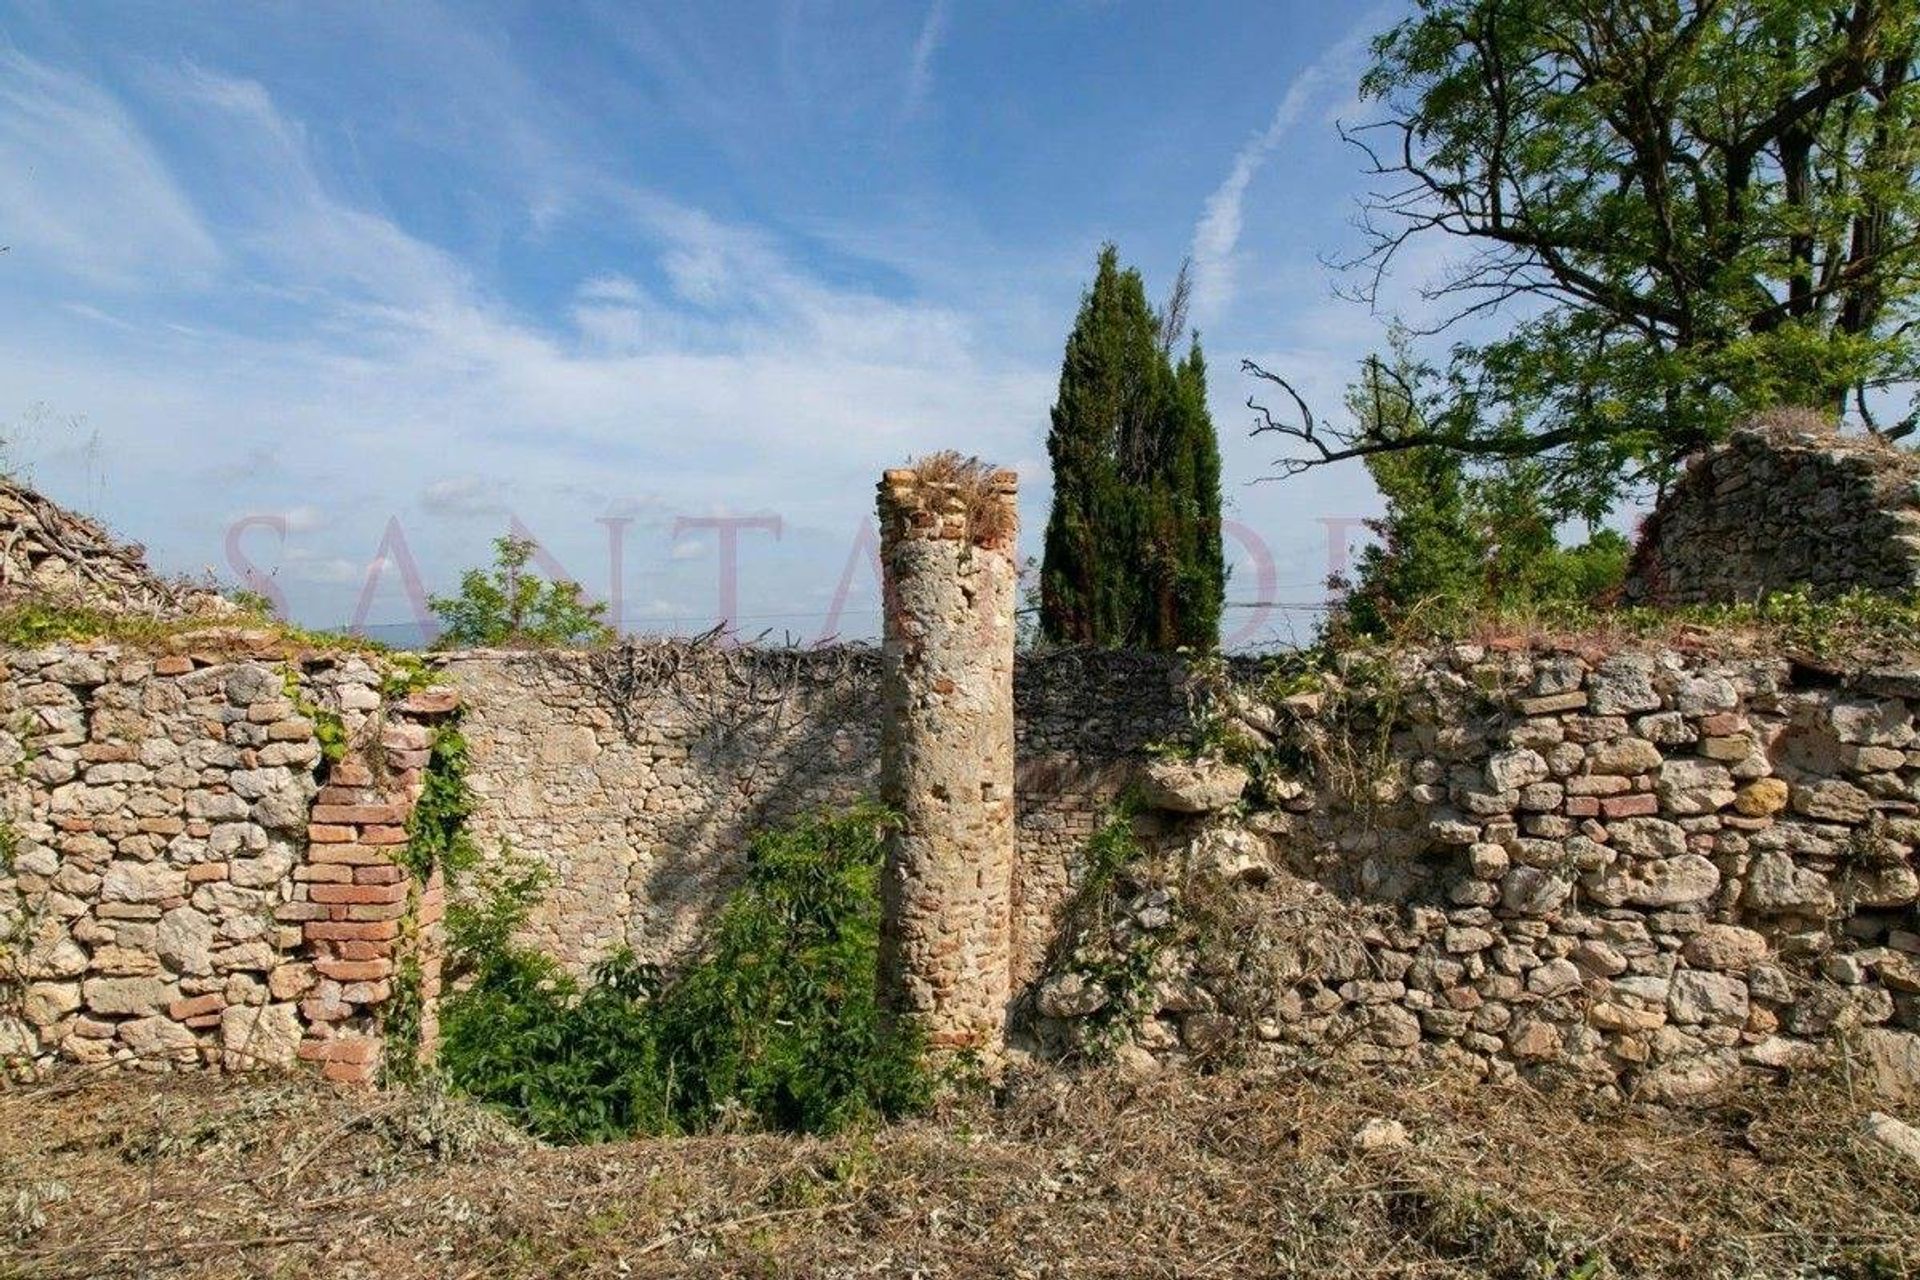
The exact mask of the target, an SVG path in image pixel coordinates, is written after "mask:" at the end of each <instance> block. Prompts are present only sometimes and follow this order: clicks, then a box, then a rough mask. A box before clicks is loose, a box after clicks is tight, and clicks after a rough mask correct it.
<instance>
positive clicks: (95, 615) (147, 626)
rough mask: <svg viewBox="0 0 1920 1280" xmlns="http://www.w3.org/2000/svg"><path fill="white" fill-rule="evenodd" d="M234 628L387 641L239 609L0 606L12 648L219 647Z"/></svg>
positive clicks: (371, 649)
mask: <svg viewBox="0 0 1920 1280" xmlns="http://www.w3.org/2000/svg"><path fill="white" fill-rule="evenodd" d="M234 627H240V628H244V629H246V630H249V631H268V632H271V633H272V634H273V635H274V636H275V637H276V638H277V639H279V640H280V641H282V642H283V643H284V644H286V645H288V646H291V647H297V648H302V649H313V650H321V651H339V652H348V653H384V652H386V646H384V645H382V644H380V643H379V642H378V641H376V640H368V639H366V638H364V637H361V636H356V635H352V634H350V633H347V632H341V631H309V630H306V629H305V628H302V627H297V626H294V625H292V624H291V623H287V622H282V621H280V620H278V619H276V618H273V617H271V616H269V615H266V614H255V613H252V612H248V611H244V610H243V611H242V612H240V613H238V614H236V615H233V616H231V617H211V616H209V617H186V618H155V617H150V616H147V615H145V614H139V613H119V612H114V611H112V610H106V609H94V608H89V607H86V606H83V605H70V604H63V603H61V602H59V601H57V600H49V599H20V600H15V601H12V602H10V603H8V604H5V605H0V647H6V648H12V649H34V648H40V647H42V646H45V645H50V644H60V643H63V642H75V643H78V642H83V641H94V640H99V641H111V642H114V643H118V644H125V645H129V646H132V647H135V648H141V647H158V646H161V645H164V644H165V643H167V642H168V641H170V640H176V639H178V638H180V637H184V636H193V637H205V643H206V645H207V647H209V648H218V647H220V645H221V644H222V643H223V640H222V639H221V633H222V631H223V629H230V628H234Z"/></svg>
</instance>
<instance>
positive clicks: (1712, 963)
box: [1682, 924, 1767, 972]
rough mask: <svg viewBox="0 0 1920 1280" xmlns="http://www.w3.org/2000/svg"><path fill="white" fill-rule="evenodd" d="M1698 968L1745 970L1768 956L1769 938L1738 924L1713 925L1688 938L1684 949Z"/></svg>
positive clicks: (1725, 970) (1688, 960)
mask: <svg viewBox="0 0 1920 1280" xmlns="http://www.w3.org/2000/svg"><path fill="white" fill-rule="evenodd" d="M1682 954H1683V955H1684V956H1685V957H1686V961H1687V963H1688V964H1690V965H1692V966H1693V967H1694V968H1696V969H1716V970H1720V971H1723V972H1741V971H1744V970H1746V969H1750V968H1752V967H1753V966H1754V965H1756V964H1758V963H1759V962H1760V961H1762V960H1764V959H1766V958H1767V940H1766V939H1765V938H1764V937H1762V936H1761V935H1760V934H1758V933H1755V932H1754V931H1753V930H1751V929H1743V928H1741V927H1740V926H1739V925H1735V924H1709V925H1704V926H1702V927H1701V929H1700V931H1699V932H1698V933H1696V934H1694V935H1693V936H1692V937H1691V938H1688V939H1687V945H1686V946H1685V948H1683V949H1682Z"/></svg>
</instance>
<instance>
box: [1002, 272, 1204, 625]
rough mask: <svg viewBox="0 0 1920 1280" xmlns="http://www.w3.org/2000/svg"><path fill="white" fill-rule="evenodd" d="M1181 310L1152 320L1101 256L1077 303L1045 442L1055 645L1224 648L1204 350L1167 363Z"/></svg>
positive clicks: (1179, 297) (1048, 590)
mask: <svg viewBox="0 0 1920 1280" xmlns="http://www.w3.org/2000/svg"><path fill="white" fill-rule="evenodd" d="M1181 278H1182V280H1184V279H1185V272H1184V271H1183V272H1182V277H1181ZM1184 297H1185V289H1184V287H1183V286H1182V285H1180V284H1176V286H1175V291H1174V296H1173V300H1172V301H1171V302H1170V303H1169V304H1168V306H1167V308H1166V310H1165V311H1164V312H1163V313H1161V314H1157V315H1156V313H1155V312H1154V310H1153V308H1152V307H1151V306H1149V305H1148V303H1147V297H1146V287H1145V285H1144V283H1143V282H1142V280H1141V278H1140V273H1139V272H1138V271H1136V270H1133V269H1131V268H1128V269H1124V270H1123V269H1122V268H1121V266H1120V262H1119V254H1118V252H1117V251H1116V250H1115V249H1114V247H1113V246H1112V245H1108V246H1106V247H1105V248H1103V249H1102V250H1101V253H1100V260H1099V266H1098V269H1097V270H1096V272H1095V275H1094V281H1093V285H1092V287H1091V288H1090V289H1089V290H1088V291H1087V293H1086V295H1085V296H1084V297H1083V298H1082V299H1081V303H1080V313H1079V316H1078V317H1077V318H1076V320H1075V323H1074V327H1073V331H1072V333H1071V334H1069V335H1068V338H1067V345H1066V353H1065V356H1064V358H1063V360H1062V362H1061V368H1060V388H1059V394H1058V397H1057V398H1056V401H1055V403H1054V406H1053V412H1052V428H1051V430H1050V431H1049V433H1048V436H1047V453H1048V457H1049V458H1050V460H1051V461H1052V464H1053V489H1054V492H1053V509H1052V511H1051V513H1050V514H1049V516H1048V520H1047V532H1046V546H1045V551H1044V555H1043V559H1042V562H1041V571H1040V593H1041V618H1040V621H1041V633H1042V635H1043V636H1044V637H1045V638H1046V639H1047V640H1048V641H1051V642H1053V643H1056V644H1097V645H1139V646H1143V647H1150V648H1161V649H1172V648H1178V647H1182V646H1185V647H1189V648H1196V649H1211V648H1212V647H1213V646H1214V645H1215V644H1217V643H1218V632H1219V622H1220V609H1221V604H1222V600H1223V597H1224V594H1225V585H1226V572H1225V562H1224V557H1223V555H1222V551H1221V545H1220V450H1219V442H1218V440H1217V438H1216V437H1215V435H1214V430H1213V420H1212V417H1211V415H1210V414H1209V413H1208V411H1207V404H1206V362H1205V360H1204V358H1203V357H1202V355H1201V353H1200V346H1199V342H1198V340H1197V339H1195V340H1194V342H1193V343H1192V346H1191V347H1190V349H1189V351H1188V354H1187V355H1186V356H1185V357H1184V358H1183V359H1182V360H1181V361H1179V363H1178V364H1176V363H1175V362H1174V361H1173V360H1172V359H1171V357H1170V348H1171V344H1172V343H1173V342H1174V341H1177V339H1178V335H1179V331H1180V330H1181V329H1182V328H1184V311H1185V303H1184Z"/></svg>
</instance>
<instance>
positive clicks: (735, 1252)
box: [0, 1064, 1920, 1280]
mask: <svg viewBox="0 0 1920 1280" xmlns="http://www.w3.org/2000/svg"><path fill="white" fill-rule="evenodd" d="M57 1088H58V1093H57V1095H56V1097H55V1098H50V1097H48V1096H47V1094H46V1093H45V1092H44V1091H43V1090H41V1089H22V1090H14V1091H0V1206H16V1208H15V1210H14V1214H15V1218H14V1220H13V1221H7V1220H6V1219H5V1218H4V1217H0V1231H6V1230H9V1229H13V1230H17V1231H18V1233H19V1238H18V1239H12V1240H8V1241H7V1244H6V1247H5V1249H4V1250H0V1252H4V1254H5V1258H6V1261H5V1263H4V1264H3V1266H4V1269H5V1270H6V1271H7V1272H8V1273H9V1274H10V1275H15V1276H19V1277H21V1280H28V1278H32V1280H54V1278H55V1277H74V1276H82V1275H84V1276H88V1277H90V1278H99V1280H136V1278H137V1277H142V1276H168V1277H172V1276H194V1277H207V1278H208V1280H214V1278H216V1277H217V1278H218V1280H231V1278H233V1277H238V1276H242V1275H248V1276H251V1275H278V1276H305V1275H324V1274H365V1275H379V1276H382V1277H386V1278H388V1280H428V1278H429V1277H434V1278H437V1280H446V1278H448V1277H466V1276H476V1277H477V1276H484V1277H487V1280H546V1278H547V1277H552V1276H569V1277H581V1278H583V1280H585V1278H588V1277H591V1278H593V1280H621V1278H627V1277H664V1276H689V1275H700V1276H705V1275H713V1276H767V1277H771V1276H842V1275H861V1274H866V1273H884V1272H885V1271H887V1270H889V1269H891V1270H893V1271H896V1272H899V1273H901V1274H909V1273H913V1274H918V1275H921V1276H925V1277H928V1278H929V1280H933V1278H940V1280H947V1278H955V1280H958V1278H962V1277H975V1276H1000V1275H1005V1276H1019V1275H1044V1276H1046V1277H1048V1278H1049V1280H1096V1278H1098V1280H1113V1278H1114V1277H1121V1276H1138V1275H1167V1276H1175V1275H1177V1276H1180V1277H1183V1278H1188V1280H1245V1278H1247V1277H1253V1276H1295V1277H1327V1278H1332V1277H1341V1278H1346V1277H1359V1276H1365V1277H1379V1278H1381V1280H1488V1278H1489V1277H1495V1278H1498V1280H1548V1278H1553V1280H1569V1278H1570V1277H1573V1276H1579V1275H1586V1276H1591V1277H1594V1278H1595V1280H1602V1278H1604V1280H1624V1278H1626V1277H1635V1278H1636V1280H1638V1278H1658V1280H1725V1278H1726V1277H1779V1278H1785V1277H1809V1278H1810V1277H1834V1278H1835V1280H1885V1278H1888V1277H1895V1276H1910V1275H1912V1274H1914V1273H1915V1271H1916V1269H1920V1173H1916V1171H1915V1170H1914V1169H1913V1168H1912V1166H1911V1163H1910V1162H1908V1163H1904V1164H1903V1163H1902V1162H1901V1161H1900V1160H1899V1159H1898V1158H1897V1157H1895V1156H1893V1155H1891V1154H1888V1153H1885V1152H1882V1151H1881V1150H1879V1149H1878V1148H1877V1147H1875V1146H1873V1145H1872V1144H1870V1143H1868V1142H1865V1141H1863V1140H1862V1139H1861V1138H1860V1136H1859V1133H1858V1127H1859V1124H1860V1118H1861V1114H1862V1112H1863V1111H1864V1110H1866V1109H1867V1108H1868V1107H1869V1106H1871V1105H1872V1104H1871V1103H1870V1102H1868V1101H1867V1100H1866V1099H1865V1098H1864V1097H1856V1096H1854V1095H1853V1094H1852V1093H1851V1091H1850V1089H1849V1087H1848V1085H1847V1083H1846V1081H1845V1080H1844V1079H1843V1078H1840V1077H1839V1076H1838V1075H1830V1074H1826V1073H1799V1072H1795V1073H1793V1074H1792V1076H1791V1078H1790V1079H1788V1080H1785V1081H1783V1082H1782V1083H1779V1084H1776V1085H1771V1086H1760V1087H1756V1088H1753V1089H1750V1090H1747V1091H1744V1092H1743V1093H1742V1094H1741V1096H1740V1097H1739V1098H1738V1099H1736V1100H1734V1101H1733V1102H1732V1103H1730V1104H1729V1105H1727V1106H1724V1107H1720V1108H1713V1109H1706V1110H1701V1111H1690V1112H1686V1113H1672V1112H1666V1111H1662V1110H1658V1109H1649V1108H1646V1107H1643V1106H1635V1105H1633V1104H1629V1103H1621V1102H1618V1101H1608V1100H1605V1099H1602V1098H1596V1097H1593V1096H1590V1095H1569V1094H1557V1093H1550V1092H1543V1091H1541V1090H1537V1089H1532V1088H1527V1087H1522V1086H1503V1085H1500V1084H1496V1083H1493V1082H1490V1081H1487V1080H1484V1079H1480V1078H1477V1077H1475V1076H1473V1075H1471V1074H1469V1073H1467V1072H1464V1071H1449V1070H1444V1069H1437V1068H1429V1069H1424V1070H1419V1071H1408V1070H1403V1069H1397V1068H1393V1067H1384V1066H1379V1065H1372V1064H1364V1065H1362V1064H1352V1065H1339V1064H1328V1065H1325V1066H1310V1067H1305V1068H1291V1069H1287V1070H1283V1071H1270V1072H1253V1071H1238V1070H1228V1071H1226V1072H1223V1073H1221V1074H1218V1075H1215V1076H1212V1077H1208V1078H1200V1077H1198V1076H1196V1075H1195V1074H1194V1073H1190V1072H1163V1073H1160V1074H1159V1075H1157V1076H1153V1077H1150V1078H1145V1079H1142V1078H1140V1077H1138V1076H1132V1075H1124V1074H1122V1073H1118V1072H1088V1073H1082V1074H1080V1075H1077V1076H1074V1077H1072V1078H1070V1079H1069V1078H1065V1077H1062V1076H1060V1075H1058V1074H1051V1075H1048V1076H1042V1077H1016V1078H1015V1079H1014V1080H1013V1081H1012V1082H1010V1087H1009V1089H1008V1090H1007V1091H1006V1093H1005V1095H1004V1096H1003V1098H1002V1099H1000V1100H999V1101H998V1102H997V1104H996V1105H992V1106H988V1105H985V1104H984V1103H983V1104H981V1105H979V1106H977V1107H968V1106H966V1105H964V1104H962V1106H961V1107H960V1108H959V1109H958V1110H957V1111H956V1112H955V1114H953V1115H952V1116H950V1117H948V1118H947V1119H946V1120H945V1121H944V1122H943V1123H941V1124H939V1125H932V1124H907V1125H897V1126H889V1127H887V1128H885V1129H883V1130H880V1131H878V1132H867V1131H864V1130H863V1131H856V1132H852V1133H847V1134H842V1135H838V1136H835V1137H831V1138H826V1139H815V1138H801V1139H795V1138H791V1137H787V1136H784V1135H779V1134H764V1133H749V1134H733V1135H719V1136H714V1137H711V1138H707V1139H703V1140H701V1141H696V1142H686V1141H653V1142H648V1141H641V1142H628V1143H620V1144H617V1145H613V1146H598V1147H589V1148H582V1147H573V1148H560V1149H538V1148H533V1147H530V1146H529V1145H528V1144H526V1143H515V1142H513V1141H512V1140H511V1139H512V1137H513V1135H512V1134H510V1133H505V1132H502V1130H503V1129H504V1128H505V1126H503V1125H499V1124H488V1123H487V1121H488V1119H489V1117H488V1116H487V1115H486V1114H484V1113H482V1112H480V1111H479V1109H478V1108H475V1107H472V1106H471V1105H462V1104H461V1101H460V1100H458V1099H451V1100H450V1099H447V1098H445V1097H443V1096H440V1095H439V1094H437V1093H434V1092H432V1091H423V1092H420V1093H414V1094H388V1095H384V1096H377V1097H368V1096H366V1095H364V1094H360V1093H357V1092H355V1091H352V1090H339V1089H335V1088H330V1087H328V1086H327V1085H325V1084H323V1083H321V1082H319V1081H317V1080H313V1079H311V1078H307V1077H289V1078H287V1079H284V1080H278V1081H271V1082H269V1081H263V1080H259V1079H244V1080H242V1079H234V1078H231V1077H228V1078H221V1077H218V1076H216V1075H213V1074H211V1073H202V1072H180V1073H172V1074H167V1075H158V1076H154V1075H147V1074H144V1073H139V1072H104V1073H87V1072H78V1073H73V1074H71V1075H69V1076H67V1077H65V1078H63V1079H62V1080H61V1081H59V1082H58V1085H57ZM1374 1120H1392V1121H1398V1122H1399V1123H1400V1124H1401V1125H1404V1126H1405V1130H1406V1134H1407V1138H1408V1141H1407V1143H1406V1145H1404V1146H1399V1147H1390V1148H1387V1149H1382V1150H1375V1151H1361V1150H1356V1149H1355V1145H1354V1135H1355V1133H1356V1132H1357V1131H1359V1129H1360V1128H1361V1126H1363V1125H1364V1124H1366V1123H1367V1122H1368V1121H1374ZM156 1187H157V1188H160V1189H162V1190H161V1192H160V1193H159V1194H156V1191H155V1188H156ZM343 1204H347V1205H350V1206H351V1208H352V1211H351V1212H346V1213H343V1212H342V1209H341V1206H342V1205H343ZM22 1209H26V1210H29V1211H30V1212H25V1213H22V1212H21V1210H22ZM3 1213H4V1210H0V1214H3ZM16 1224H17V1225H16Z"/></svg>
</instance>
